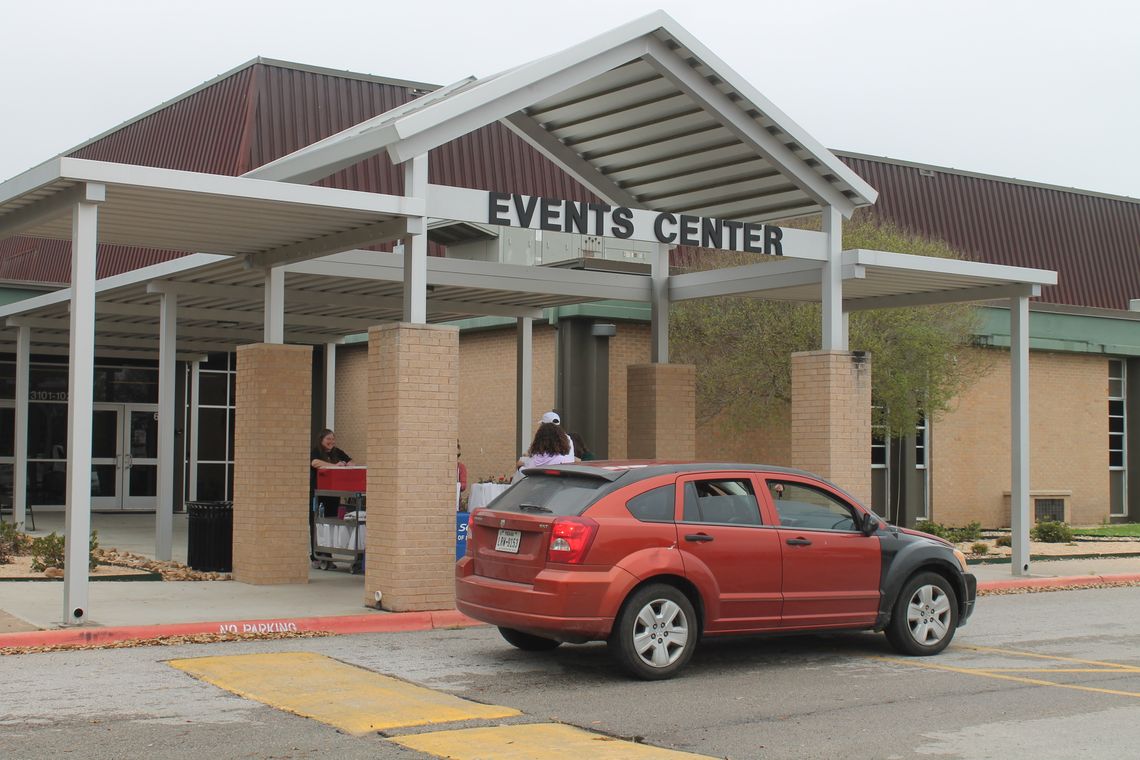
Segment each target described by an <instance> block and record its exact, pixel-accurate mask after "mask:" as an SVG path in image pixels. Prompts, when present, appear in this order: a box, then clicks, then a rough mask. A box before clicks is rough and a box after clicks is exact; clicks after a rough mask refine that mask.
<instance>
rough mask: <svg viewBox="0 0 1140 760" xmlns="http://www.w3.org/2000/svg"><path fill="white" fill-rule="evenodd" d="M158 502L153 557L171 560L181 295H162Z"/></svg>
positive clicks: (160, 317) (160, 302)
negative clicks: (175, 395) (179, 296)
mask: <svg viewBox="0 0 1140 760" xmlns="http://www.w3.org/2000/svg"><path fill="white" fill-rule="evenodd" d="M158 324H159V328H158V331H159V343H158V504H157V505H156V507H155V515H154V558H155V559H157V560H170V558H171V545H172V543H173V536H174V429H175V428H176V427H177V425H176V424H175V418H176V411H175V409H174V373H175V371H176V369H177V366H176V364H175V359H174V354H175V351H176V350H177V347H178V296H177V295H176V294H174V293H163V294H162V295H161V296H159V318H158Z"/></svg>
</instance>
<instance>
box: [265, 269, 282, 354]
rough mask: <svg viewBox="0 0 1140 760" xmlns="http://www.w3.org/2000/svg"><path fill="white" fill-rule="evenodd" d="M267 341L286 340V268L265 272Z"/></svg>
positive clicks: (277, 341)
mask: <svg viewBox="0 0 1140 760" xmlns="http://www.w3.org/2000/svg"><path fill="white" fill-rule="evenodd" d="M265 342H266V343H284V342H285V270H284V269H278V268H270V269H268V270H266V272H265Z"/></svg>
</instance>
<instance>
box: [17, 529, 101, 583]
mask: <svg viewBox="0 0 1140 760" xmlns="http://www.w3.org/2000/svg"><path fill="white" fill-rule="evenodd" d="M87 546H88V549H87V568H88V569H89V570H91V569H94V568H95V564H96V563H95V550H96V549H98V548H99V534H98V533H97V532H96V531H92V532H91V540H90V541H89V542H88V545H87ZM64 547H65V543H64V538H63V536H60V535H57V534H56V533H55V531H52V532H51V533H49V534H48V535H46V536H43V537H42V538H33V539H32V547H31V548H32V570H34V571H35V572H37V573H42V572H43V571H44V570H47V569H48V568H49V567H55V568H59V569H60V570H62V569H63V566H64V559H65V558H66V555H65V551H64Z"/></svg>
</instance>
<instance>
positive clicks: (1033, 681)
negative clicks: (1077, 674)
mask: <svg viewBox="0 0 1140 760" xmlns="http://www.w3.org/2000/svg"><path fill="white" fill-rule="evenodd" d="M872 659H875V660H881V661H883V662H893V663H897V664H899V665H909V666H911V667H914V668H926V669H927V670H942V671H946V672H949V673H962V674H964V675H968V676H981V677H983V678H995V679H998V680H1000V681H1015V682H1017V683H1025V684H1030V685H1032V686H1056V687H1057V688H1058V689H1072V690H1074V691H1089V692H1094V693H1097V694H1112V695H1115V696H1118V697H1136V698H1140V692H1135V691H1117V690H1116V689H1098V688H1096V687H1095V686H1081V685H1080V684H1073V683H1057V682H1055V681H1044V680H1041V679H1039V678H1021V677H1019V676H1008V675H1004V674H1002V673H994V672H991V671H988V670H983V669H973V668H956V667H954V666H953V665H935V664H934V663H930V662H918V661H916V660H903V659H899V658H896V657H874V658H872ZM1101 672H1105V673H1109V672H1116V671H1108V670H1105V671H1101Z"/></svg>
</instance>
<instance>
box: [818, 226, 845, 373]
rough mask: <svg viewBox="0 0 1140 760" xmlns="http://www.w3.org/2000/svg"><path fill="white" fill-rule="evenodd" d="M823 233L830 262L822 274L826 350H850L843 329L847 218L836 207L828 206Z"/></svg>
mask: <svg viewBox="0 0 1140 760" xmlns="http://www.w3.org/2000/svg"><path fill="white" fill-rule="evenodd" d="M821 214H822V216H823V232H824V234H826V235H827V260H826V261H824V262H823V271H822V272H821V273H820V277H821V280H822V282H821V288H820V291H821V292H820V303H821V304H822V306H823V350H824V351H846V350H847V333H846V331H845V330H844V329H843V262H842V256H843V216H842V215H841V213H840V212H839V210H838V209H836V208H835V207H834V206H825V207H824V208H823V211H822V212H821Z"/></svg>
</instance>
